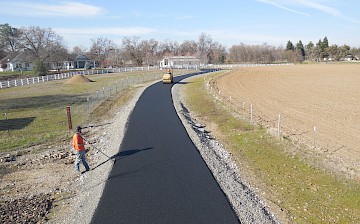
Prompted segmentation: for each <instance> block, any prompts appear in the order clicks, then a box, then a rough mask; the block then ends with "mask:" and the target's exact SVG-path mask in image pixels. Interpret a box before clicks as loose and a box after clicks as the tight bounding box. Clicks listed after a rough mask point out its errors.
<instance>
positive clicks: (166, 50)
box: [160, 40, 179, 56]
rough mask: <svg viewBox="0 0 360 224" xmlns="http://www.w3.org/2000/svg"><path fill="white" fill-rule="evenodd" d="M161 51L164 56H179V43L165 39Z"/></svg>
mask: <svg viewBox="0 0 360 224" xmlns="http://www.w3.org/2000/svg"><path fill="white" fill-rule="evenodd" d="M160 52H161V54H162V55H163V56H177V55H178V54H179V43H178V42H176V41H170V40H165V41H164V42H163V43H161V44H160Z"/></svg>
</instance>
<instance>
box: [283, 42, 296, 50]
mask: <svg viewBox="0 0 360 224" xmlns="http://www.w3.org/2000/svg"><path fill="white" fill-rule="evenodd" d="M285 50H286V51H294V50H295V48H294V45H293V43H291V41H290V40H289V41H288V42H287V44H286V49H285Z"/></svg>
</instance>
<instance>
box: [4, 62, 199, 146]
mask: <svg viewBox="0 0 360 224" xmlns="http://www.w3.org/2000/svg"><path fill="white" fill-rule="evenodd" d="M113 71H114V70H112V71H111V72H107V73H100V72H99V73H95V74H91V73H88V74H89V75H87V74H86V75H83V77H84V78H88V79H90V80H91V79H92V80H94V79H96V81H95V82H91V83H85V84H82V83H79V84H76V85H68V84H65V83H67V82H68V81H70V80H74V79H75V78H77V77H74V78H70V79H68V80H64V81H60V80H58V79H56V80H58V81H54V82H46V81H44V83H42V82H40V83H37V84H36V83H35V84H34V85H32V86H28V87H26V88H20V87H19V88H11V89H7V90H6V91H0V113H1V114H0V115H1V116H0V152H1V151H8V150H12V149H14V148H24V147H29V146H31V145H38V144H42V143H44V142H46V141H56V140H58V139H64V138H68V136H66V135H67V132H68V128H69V123H68V121H69V120H68V118H67V108H68V107H69V110H70V111H69V112H70V113H71V128H73V126H76V125H84V124H86V125H91V124H93V125H96V124H94V123H92V122H95V121H96V118H99V117H103V116H105V117H106V116H108V115H109V116H110V117H108V118H111V116H113V114H111V113H112V112H111V111H110V108H111V107H112V106H111V105H110V104H112V103H113V102H114V101H115V102H116V101H117V99H119V98H121V97H123V96H126V94H127V92H128V91H126V90H127V89H129V90H131V89H134V88H137V87H139V86H143V85H146V83H151V82H154V81H160V80H161V79H162V76H163V74H164V73H165V71H163V70H152V69H149V70H147V69H144V70H142V69H138V70H135V69H129V71H126V72H125V71H121V72H120V73H118V72H117V71H115V72H113ZM194 71H195V70H186V69H174V70H173V74H174V76H178V75H182V74H188V73H191V72H194ZM81 74H83V73H81ZM96 74H103V75H100V76H99V75H96ZM74 75H75V74H74ZM64 77H65V76H64ZM69 77H71V76H69ZM57 78H58V77H57ZM60 78H61V77H60ZM82 88H84V90H82ZM78 89H81V90H78ZM4 90H5V89H4ZM110 98H113V99H110ZM97 122H99V123H103V122H105V121H104V120H101V121H99V120H97Z"/></svg>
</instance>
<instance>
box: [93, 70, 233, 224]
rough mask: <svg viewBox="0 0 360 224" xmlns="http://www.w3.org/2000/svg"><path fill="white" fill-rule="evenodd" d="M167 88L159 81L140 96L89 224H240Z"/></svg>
mask: <svg viewBox="0 0 360 224" xmlns="http://www.w3.org/2000/svg"><path fill="white" fill-rule="evenodd" d="M187 76H189V75H186V76H181V77H175V83H176V82H178V83H177V84H181V82H179V81H180V80H181V79H183V78H185V77H187ZM171 87H172V85H169V84H162V83H161V82H158V83H156V84H154V85H152V86H150V87H149V88H147V89H146V90H145V91H144V93H143V94H142V95H141V96H140V98H139V101H138V102H137V104H136V106H135V108H134V110H133V112H132V114H131V116H130V118H129V119H130V120H129V123H128V126H127V131H126V133H125V136H124V139H123V142H122V144H121V146H120V151H119V154H118V156H117V159H116V163H115V164H114V166H113V168H112V170H111V172H110V175H109V178H108V181H107V183H106V185H105V189H104V192H103V195H102V197H101V199H100V202H99V204H98V207H97V209H96V211H95V213H94V216H93V217H92V223H126V224H131V223H136V224H141V223H146V224H148V223H154V224H161V223H171V224H176V223H181V224H184V223H197V224H200V223H206V224H210V223H216V224H219V223H226V224H230V223H239V220H238V218H237V217H236V215H235V213H234V211H233V210H232V208H231V206H230V204H229V202H228V201H227V199H226V196H225V195H224V193H223V192H222V191H221V189H220V187H219V186H218V184H217V182H216V181H215V179H214V177H213V176H212V174H211V172H210V171H209V169H208V167H207V166H206V164H205V162H204V161H203V159H202V158H201V156H200V154H199V152H198V151H197V149H196V147H195V146H194V144H193V143H192V141H191V140H190V138H189V136H188V134H187V132H186V130H185V128H184V127H183V125H182V123H181V121H180V119H179V117H178V115H177V113H176V111H175V108H174V106H173V102H172V98H171Z"/></svg>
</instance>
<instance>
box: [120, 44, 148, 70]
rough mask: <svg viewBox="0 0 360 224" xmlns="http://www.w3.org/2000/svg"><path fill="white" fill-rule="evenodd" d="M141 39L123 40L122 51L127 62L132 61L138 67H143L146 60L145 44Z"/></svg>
mask: <svg viewBox="0 0 360 224" xmlns="http://www.w3.org/2000/svg"><path fill="white" fill-rule="evenodd" d="M139 39H140V38H139V37H125V38H124V39H123V40H122V49H123V53H124V56H125V58H126V59H127V60H130V61H132V62H133V63H134V64H135V65H136V66H142V64H143V62H144V59H145V53H146V52H145V51H144V42H140V41H139Z"/></svg>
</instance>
